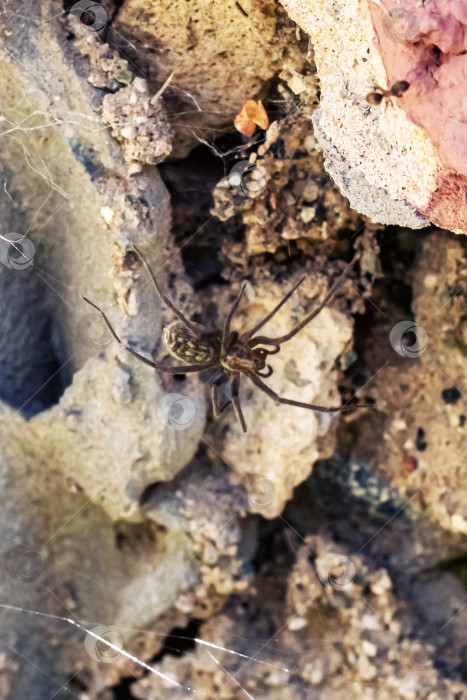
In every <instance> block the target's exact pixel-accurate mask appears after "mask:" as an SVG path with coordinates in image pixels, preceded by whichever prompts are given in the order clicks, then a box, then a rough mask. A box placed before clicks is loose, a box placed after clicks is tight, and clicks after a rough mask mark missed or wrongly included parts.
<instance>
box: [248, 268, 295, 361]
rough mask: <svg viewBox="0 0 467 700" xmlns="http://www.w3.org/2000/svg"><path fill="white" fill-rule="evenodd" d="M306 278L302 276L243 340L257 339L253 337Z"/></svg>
mask: <svg viewBox="0 0 467 700" xmlns="http://www.w3.org/2000/svg"><path fill="white" fill-rule="evenodd" d="M305 279H306V277H302V279H301V280H299V281H298V282H297V284H296V285H295V286H294V287H292V289H291V290H290V291H289V292H287V294H286V295H285V297H284V298H283V299H281V301H280V302H279V303H278V304H277V306H275V307H274V308H273V310H272V311H270V312H269V313H268V314H267V315H266V316H265V317H264V318H263V319H262V321H260V322H259V323H258V324H257V325H256V326H255V327H254V328H253V329H252V330H251V331H248V333H245V334H244V335H243V336H242V341H245V342H248V341H250V340H255V339H254V338H253V336H254V335H256V333H257V332H258V331H259V329H260V328H262V327H263V326H264V324H265V323H267V322H268V321H269V319H271V318H272V317H273V316H274V315H275V314H276V313H277V312H278V311H279V309H280V308H281V307H282V306H283V305H284V304H285V302H286V301H288V300H289V299H290V297H291V296H292V294H293V293H294V292H295V290H296V289H298V288H299V286H300V285H301V284H303V282H304V281H305ZM255 344H256V345H258V343H255ZM250 347H253V345H251V344H250ZM276 352H279V351H278V350H277V351H276ZM269 354H270V355H273V354H274V353H269Z"/></svg>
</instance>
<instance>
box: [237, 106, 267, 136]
mask: <svg viewBox="0 0 467 700" xmlns="http://www.w3.org/2000/svg"><path fill="white" fill-rule="evenodd" d="M234 126H235V128H236V129H237V131H239V132H240V133H241V134H243V135H244V136H253V134H254V133H255V129H256V127H257V126H259V127H260V129H267V128H268V126H269V119H268V115H267V113H266V110H265V109H264V107H263V103H262V102H261V100H258V102H255V101H254V100H247V101H246V102H245V104H244V105H243V108H242V111H241V112H240V114H237V116H236V117H235V119H234Z"/></svg>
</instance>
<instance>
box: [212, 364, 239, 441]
mask: <svg viewBox="0 0 467 700" xmlns="http://www.w3.org/2000/svg"><path fill="white" fill-rule="evenodd" d="M230 377H231V375H230ZM228 380H229V375H227V374H224V376H223V377H221V378H220V379H218V380H217V381H216V382H215V383H214V384H213V385H212V387H211V399H212V408H213V413H214V418H219V416H220V415H221V413H223V412H224V411H225V409H226V408H227V407H228V406H230V404H232V405H233V407H234V411H235V415H236V416H237V419H238V421H239V422H240V424H241V426H242V430H243V432H244V433H246V432H247V426H246V422H245V418H244V416H243V412H242V407H241V406H240V398H239V389H240V375H239V374H236V375H234V376H233V378H231V382H230V390H231V396H232V398H231V399H228V400H227V401H225V402H224V403H223V404H222V406H221V405H220V403H219V389H220V387H221V386H222V385H223V384H225V383H226V382H227V381H228Z"/></svg>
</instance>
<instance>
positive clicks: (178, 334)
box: [164, 321, 219, 365]
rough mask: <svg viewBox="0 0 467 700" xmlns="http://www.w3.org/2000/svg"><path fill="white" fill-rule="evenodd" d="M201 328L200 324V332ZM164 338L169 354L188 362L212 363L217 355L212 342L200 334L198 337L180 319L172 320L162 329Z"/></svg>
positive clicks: (216, 349) (217, 352)
mask: <svg viewBox="0 0 467 700" xmlns="http://www.w3.org/2000/svg"><path fill="white" fill-rule="evenodd" d="M203 330H204V329H203V327H202V326H200V331H201V333H202V332H203ZM164 340H165V344H166V346H167V350H168V351H169V352H170V354H171V355H173V356H174V357H176V358H178V359H179V360H185V362H188V363H190V364H198V363H199V364H200V365H206V364H209V363H213V362H214V361H215V360H216V358H217V357H218V355H219V351H218V348H217V347H216V344H215V343H214V342H212V341H211V340H209V339H206V338H203V336H202V335H201V337H198V336H197V335H196V334H195V333H193V332H192V331H191V330H190V329H189V328H187V327H186V326H185V325H184V324H183V323H182V322H181V321H174V322H173V323H171V324H169V325H168V326H167V327H166V328H165V329H164Z"/></svg>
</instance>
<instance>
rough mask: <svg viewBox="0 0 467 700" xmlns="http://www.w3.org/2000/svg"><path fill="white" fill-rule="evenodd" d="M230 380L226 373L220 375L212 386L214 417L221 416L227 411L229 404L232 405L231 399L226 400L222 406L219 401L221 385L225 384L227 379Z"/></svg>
mask: <svg viewBox="0 0 467 700" xmlns="http://www.w3.org/2000/svg"><path fill="white" fill-rule="evenodd" d="M228 380H229V377H228V376H227V375H226V374H224V375H222V377H219V379H217V380H216V381H215V382H214V384H213V385H212V386H211V401H212V411H213V414H214V418H219V416H220V415H221V413H223V412H224V411H225V409H226V408H227V406H230V404H231V403H232V402H231V400H230V399H228V400H227V401H225V402H224V403H223V404H222V406H221V405H220V402H219V389H220V387H221V386H223V385H224V384H225V383H226V382H227V381H228Z"/></svg>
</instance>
